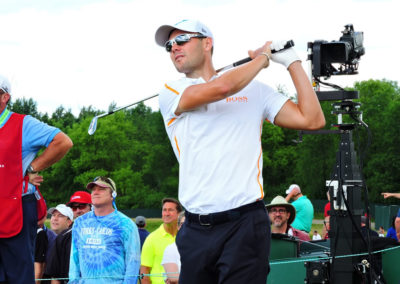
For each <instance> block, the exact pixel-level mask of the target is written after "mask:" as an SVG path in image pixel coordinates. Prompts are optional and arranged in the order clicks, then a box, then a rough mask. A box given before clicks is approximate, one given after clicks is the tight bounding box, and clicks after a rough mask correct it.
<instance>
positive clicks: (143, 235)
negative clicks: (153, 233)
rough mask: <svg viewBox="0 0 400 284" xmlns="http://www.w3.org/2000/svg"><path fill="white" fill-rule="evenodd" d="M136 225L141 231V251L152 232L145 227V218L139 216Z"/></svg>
mask: <svg viewBox="0 0 400 284" xmlns="http://www.w3.org/2000/svg"><path fill="white" fill-rule="evenodd" d="M135 223H136V226H137V227H138V230H139V237H140V250H141V249H142V247H143V244H144V241H145V240H146V238H147V236H148V235H149V234H150V232H149V231H147V230H146V229H145V227H146V218H144V217H143V216H137V217H136V218H135Z"/></svg>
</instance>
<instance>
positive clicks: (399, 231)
mask: <svg viewBox="0 0 400 284" xmlns="http://www.w3.org/2000/svg"><path fill="white" fill-rule="evenodd" d="M382 195H383V198H385V199H386V198H389V197H395V198H397V199H400V193H392V192H383V193H382ZM394 228H395V229H396V237H397V240H400V209H399V211H397V216H396V219H395V221H394Z"/></svg>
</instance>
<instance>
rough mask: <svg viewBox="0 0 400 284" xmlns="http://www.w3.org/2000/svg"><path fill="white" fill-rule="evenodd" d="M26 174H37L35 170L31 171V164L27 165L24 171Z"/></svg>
mask: <svg viewBox="0 0 400 284" xmlns="http://www.w3.org/2000/svg"><path fill="white" fill-rule="evenodd" d="M26 172H27V173H28V174H37V171H35V170H34V169H33V167H32V165H31V164H29V166H28V168H27V169H26Z"/></svg>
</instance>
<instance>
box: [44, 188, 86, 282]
mask: <svg viewBox="0 0 400 284" xmlns="http://www.w3.org/2000/svg"><path fill="white" fill-rule="evenodd" d="M91 202H92V198H91V196H90V193H88V192H86V191H77V192H75V193H74V194H73V195H72V196H71V198H70V201H69V202H68V203H67V206H68V207H70V208H71V209H72V211H73V214H74V220H75V219H76V218H78V217H79V216H82V215H83V214H85V213H87V212H89V211H90V209H91ZM71 240H72V227H71V226H69V227H68V228H67V229H65V230H64V231H62V232H61V233H60V234H58V236H57V238H56V241H55V245H54V247H53V249H52V250H51V254H50V258H49V262H48V265H47V266H46V270H45V271H46V273H45V274H46V276H47V277H49V278H50V277H51V278H55V279H53V280H52V284H58V283H67V282H68V280H58V279H60V278H68V273H69V261H70V254H71Z"/></svg>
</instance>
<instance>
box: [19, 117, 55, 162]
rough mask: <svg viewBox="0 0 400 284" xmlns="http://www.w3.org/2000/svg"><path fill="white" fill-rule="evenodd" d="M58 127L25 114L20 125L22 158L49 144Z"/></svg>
mask: <svg viewBox="0 0 400 284" xmlns="http://www.w3.org/2000/svg"><path fill="white" fill-rule="evenodd" d="M59 132H61V130H60V129H58V128H56V127H53V126H50V125H48V124H46V123H44V122H41V121H39V120H37V119H36V118H34V117H32V116H30V115H27V116H25V117H24V124H23V127H22V159H23V158H24V157H25V156H26V155H27V154H28V153H30V152H35V153H37V152H38V151H39V150H40V149H41V148H42V147H47V146H49V144H50V142H51V141H52V140H53V139H54V136H56V135H57V134H58V133H59Z"/></svg>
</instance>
